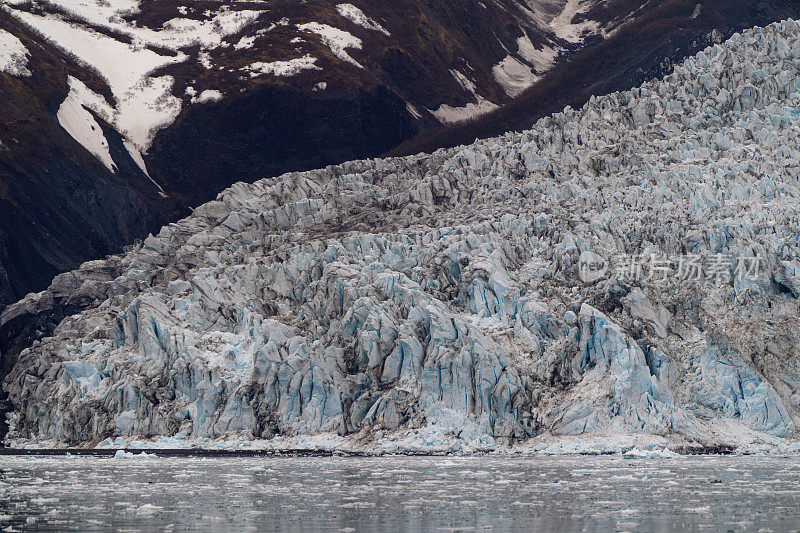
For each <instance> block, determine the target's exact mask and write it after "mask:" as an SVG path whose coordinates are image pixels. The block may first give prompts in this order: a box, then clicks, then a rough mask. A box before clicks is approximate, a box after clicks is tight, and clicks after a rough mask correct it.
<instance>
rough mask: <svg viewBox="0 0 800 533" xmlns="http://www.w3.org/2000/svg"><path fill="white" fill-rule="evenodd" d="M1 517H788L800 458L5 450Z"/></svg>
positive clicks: (82, 524) (167, 520)
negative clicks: (136, 455) (131, 454)
mask: <svg viewBox="0 0 800 533" xmlns="http://www.w3.org/2000/svg"><path fill="white" fill-rule="evenodd" d="M0 515H2V517H0V529H2V528H7V527H12V528H13V529H15V530H31V529H45V530H64V529H73V530H81V531H86V530H96V529H106V528H113V529H125V530H129V531H163V530H167V531H169V530H175V531H184V530H187V529H188V530H206V531H208V530H212V531H220V530H222V531H246V530H259V531H264V530H266V531H286V530H288V531H307V530H308V531H311V530H326V531H397V530H402V531H435V530H440V531H441V530H445V531H453V530H459V531H489V530H495V531H506V530H531V529H536V530H539V531H542V530H570V531H575V530H589V531H596V530H610V531H615V530H630V531H640V530H648V531H671V530H696V531H708V530H710V531H728V530H734V531H740V530H746V531H757V530H759V529H766V530H773V531H786V530H796V529H798V527H800V526H798V524H800V458H797V457H789V458H785V457H710V456H707V457H683V458H680V459H628V458H625V457H620V456H616V457H589V456H579V457H566V458H564V457H562V458H558V457H525V458H521V457H494V456H492V457H462V458H452V457H383V458H348V457H331V458H296V457H295V458H290V457H271V458H151V459H113V458H98V457H39V458H37V457H0Z"/></svg>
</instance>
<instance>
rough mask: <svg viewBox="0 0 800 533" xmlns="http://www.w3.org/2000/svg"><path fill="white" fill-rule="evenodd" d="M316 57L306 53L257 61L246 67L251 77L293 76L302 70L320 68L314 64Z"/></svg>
mask: <svg viewBox="0 0 800 533" xmlns="http://www.w3.org/2000/svg"><path fill="white" fill-rule="evenodd" d="M316 62H317V58H316V57H312V56H310V55H308V54H306V55H304V56H303V57H298V58H296V59H290V60H288V61H272V62H270V63H264V62H258V63H253V64H251V65H250V66H248V67H247V69H248V70H249V71H250V75H251V76H252V77H256V76H260V75H262V74H272V75H273V76H286V77H289V76H294V75H296V74H299V73H300V72H301V71H303V70H322V69H321V68H320V67H318V66H317V65H315V63H316Z"/></svg>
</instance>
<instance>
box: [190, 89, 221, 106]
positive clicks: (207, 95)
mask: <svg viewBox="0 0 800 533" xmlns="http://www.w3.org/2000/svg"><path fill="white" fill-rule="evenodd" d="M220 100H222V93H221V92H220V91H218V90H216V89H206V90H205V91H203V92H201V93H200V94H199V95H197V96H195V97H193V98H192V103H193V104H206V103H212V102H219V101H220Z"/></svg>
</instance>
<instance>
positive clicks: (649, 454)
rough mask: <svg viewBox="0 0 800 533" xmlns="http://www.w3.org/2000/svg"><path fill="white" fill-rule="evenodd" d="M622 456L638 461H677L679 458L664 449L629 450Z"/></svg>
mask: <svg viewBox="0 0 800 533" xmlns="http://www.w3.org/2000/svg"><path fill="white" fill-rule="evenodd" d="M623 455H625V456H626V457H636V458H639V459H677V458H679V457H681V455H680V454H677V453H675V452H673V451H672V450H670V449H669V448H664V449H663V450H659V449H654V450H641V449H639V448H631V449H630V450H628V451H627V452H625V453H624V454H623Z"/></svg>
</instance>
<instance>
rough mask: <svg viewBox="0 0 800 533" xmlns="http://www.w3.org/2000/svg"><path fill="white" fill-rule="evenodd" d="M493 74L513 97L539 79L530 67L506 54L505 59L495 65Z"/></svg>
mask: <svg viewBox="0 0 800 533" xmlns="http://www.w3.org/2000/svg"><path fill="white" fill-rule="evenodd" d="M492 74H493V75H494V79H495V80H497V83H499V84H500V86H501V87H502V88H503V90H504V91H505V92H506V94H508V95H509V96H511V97H512V98H513V97H516V96H519V95H520V94H522V93H523V92H525V89H527V88H528V87H530V86H531V85H533V84H534V82H536V80H538V79H539V77H538V76H537V75H536V74H534V73H533V72H532V71H531V69H530V67H528V66H527V65H525V64H524V63H522V62H521V61H520V60H518V59H517V58H515V57H513V56H506V58H505V59H504V60H503V61H501V62H500V63H498V64H497V65H495V66H494V67H493V68H492Z"/></svg>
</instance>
